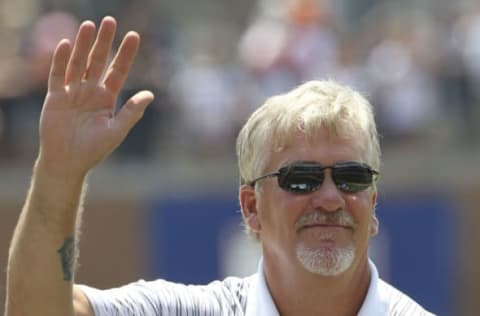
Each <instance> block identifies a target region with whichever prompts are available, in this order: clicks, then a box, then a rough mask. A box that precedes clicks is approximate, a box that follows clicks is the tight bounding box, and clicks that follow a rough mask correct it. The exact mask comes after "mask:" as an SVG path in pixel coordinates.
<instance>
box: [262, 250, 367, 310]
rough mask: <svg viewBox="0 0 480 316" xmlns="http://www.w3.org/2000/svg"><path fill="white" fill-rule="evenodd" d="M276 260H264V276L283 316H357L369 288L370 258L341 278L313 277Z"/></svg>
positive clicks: (355, 263) (357, 264)
mask: <svg viewBox="0 0 480 316" xmlns="http://www.w3.org/2000/svg"><path fill="white" fill-rule="evenodd" d="M276 259H277V260H268V259H267V258H265V259H264V272H265V279H266V282H267V285H268V288H269V291H270V293H271V295H272V298H273V300H274V302H275V305H276V306H277V309H278V311H279V313H280V315H282V316H293V315H305V316H310V315H315V316H323V315H339V316H347V315H348V316H349V315H357V313H358V311H359V310H360V307H361V306H362V304H363V301H364V299H365V296H366V294H367V291H368V286H369V284H370V268H369V265H368V259H367V257H364V258H361V259H360V258H358V259H360V260H359V261H358V262H354V263H353V264H352V267H350V268H349V269H348V270H347V271H345V272H344V273H342V274H341V275H338V276H321V275H317V274H313V273H311V272H308V271H307V270H305V269H304V268H303V267H301V266H299V264H298V265H296V266H288V263H287V264H284V263H285V262H286V261H283V260H278V258H276ZM282 262H283V263H282Z"/></svg>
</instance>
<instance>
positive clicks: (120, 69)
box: [6, 17, 431, 316]
mask: <svg viewBox="0 0 480 316" xmlns="http://www.w3.org/2000/svg"><path fill="white" fill-rule="evenodd" d="M115 28H116V22H115V20H114V19H113V18H111V17H106V18H105V19H104V20H103V21H102V23H101V25H100V28H99V31H98V35H97V37H96V40H95V25H94V24H93V23H92V22H84V23H83V24H82V25H81V26H80V29H79V32H78V35H77V38H76V40H75V43H74V45H73V49H70V43H68V41H61V42H60V43H59V44H58V46H57V49H56V51H55V53H54V57H53V61H52V67H51V73H50V77H49V84H48V94H47V97H46V99H45V104H44V107H43V111H42V115H41V119H40V151H39V155H38V159H37V161H36V163H35V168H34V173H33V177H32V182H31V187H30V190H29V193H28V196H27V200H26V203H25V206H24V209H23V211H22V214H21V216H20V219H19V222H18V225H17V227H16V230H15V233H14V236H13V240H12V245H11V249H10V257H9V265H8V280H7V304H6V314H7V315H9V316H15V315H97V316H101V315H247V316H253V315H261V316H268V315H287V316H289V315H316V316H319V315H320V316H321V315H329V316H331V315H363V316H365V315H368V316H372V315H409V316H411V315H431V314H430V313H428V312H427V311H425V310H424V309H423V308H422V307H421V306H419V305H418V304H417V303H415V302H414V301H413V300H412V299H410V298H409V297H408V296H406V295H405V294H403V293H401V292H400V291H398V290H396V289H394V288H393V287H392V286H390V285H388V284H387V283H385V282H384V281H382V280H380V279H379V278H378V273H377V270H376V268H375V265H374V264H373V262H371V261H369V259H368V253H367V250H368V244H369V240H370V238H371V236H373V235H375V234H376V233H377V230H378V221H377V218H376V216H375V202H376V199H377V193H376V184H375V181H376V178H377V176H378V169H379V165H380V149H379V145H378V138H377V132H376V127H375V123H374V120H373V114H372V111H371V106H370V105H369V103H368V102H367V101H366V100H365V99H364V98H363V97H362V96H360V95H359V94H358V93H356V92H354V91H352V90H350V89H349V88H346V87H343V86H340V85H338V84H335V83H333V82H310V83H307V84H305V85H302V86H300V87H299V88H297V89H295V90H293V91H291V92H289V93H287V94H285V95H281V96H277V97H273V98H271V99H269V100H267V102H266V103H265V104H264V105H263V106H262V107H260V108H259V109H258V110H257V111H256V112H255V113H253V115H252V116H251V117H250V119H249V120H248V121H247V123H246V124H245V126H244V127H243V129H242V131H241V132H240V135H239V137H238V142H237V152H238V159H239V168H240V177H241V185H240V189H239V199H240V204H241V209H242V214H243V218H244V222H245V226H246V228H247V230H248V231H249V232H250V233H251V234H252V235H253V236H255V237H256V238H257V239H258V240H259V242H260V245H261V248H262V253H263V256H262V260H261V262H260V263H259V269H258V272H257V273H256V274H254V275H252V276H250V277H247V278H244V279H241V278H235V277H229V278H227V279H225V280H223V281H214V282H212V283H210V284H208V285H204V286H186V285H182V284H175V283H171V282H168V281H164V280H156V281H152V282H144V281H139V282H136V283H133V284H130V285H127V286H124V287H121V288H118V289H111V290H106V291H100V290H97V289H93V288H90V287H87V286H79V285H74V272H75V262H76V253H77V247H76V242H77V239H78V226H79V222H80V219H81V215H82V199H83V195H82V193H83V192H84V187H85V185H86V184H85V182H86V176H87V174H88V172H89V170H91V169H92V168H93V167H94V166H95V165H96V164H98V163H99V162H100V161H101V160H103V159H104V158H105V157H106V156H107V155H108V154H109V153H110V152H111V151H112V150H114V148H115V147H117V146H118V145H119V144H120V143H121V141H122V140H123V139H124V137H125V135H126V134H127V133H128V131H129V130H130V129H131V128H132V127H133V125H134V124H135V123H136V122H137V121H138V119H139V118H140V117H141V115H142V113H143V111H144V110H145V108H146V106H147V104H148V103H150V102H151V101H152V99H153V95H152V94H151V93H150V92H148V91H142V92H139V93H137V94H136V95H134V96H133V97H132V98H131V99H130V100H128V101H127V103H126V104H125V105H124V106H123V107H122V108H121V109H120V111H119V112H118V113H114V104H115V99H116V97H117V95H118V93H119V91H120V89H121V87H122V85H123V83H124V81H125V79H126V77H127V74H128V71H129V68H130V65H131V63H132V61H133V59H134V56H135V53H136V50H137V48H138V44H139V36H138V34H136V33H134V32H130V33H127V35H126V36H125V37H124V39H123V41H122V43H121V45H120V48H119V50H118V53H117V55H116V56H115V58H114V59H113V61H112V62H111V64H110V65H109V66H108V67H107V69H106V72H105V76H104V77H102V74H103V73H104V70H105V68H106V65H107V59H108V55H109V52H110V50H111V45H112V41H113V37H114V33H115Z"/></svg>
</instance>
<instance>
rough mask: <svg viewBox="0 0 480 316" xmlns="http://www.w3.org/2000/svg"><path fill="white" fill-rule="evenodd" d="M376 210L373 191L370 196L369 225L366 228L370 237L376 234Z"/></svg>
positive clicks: (375, 196)
mask: <svg viewBox="0 0 480 316" xmlns="http://www.w3.org/2000/svg"><path fill="white" fill-rule="evenodd" d="M376 208H377V192H376V191H375V192H373V194H372V218H371V219H370V224H369V228H368V229H369V232H370V236H371V237H373V236H375V235H377V234H378V226H379V223H378V218H377V213H376Z"/></svg>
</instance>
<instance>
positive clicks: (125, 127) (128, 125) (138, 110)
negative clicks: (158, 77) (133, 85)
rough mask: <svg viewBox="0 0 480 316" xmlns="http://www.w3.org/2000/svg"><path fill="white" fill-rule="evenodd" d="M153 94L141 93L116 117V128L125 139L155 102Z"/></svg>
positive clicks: (123, 107) (128, 102)
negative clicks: (148, 107) (149, 106)
mask: <svg viewBox="0 0 480 316" xmlns="http://www.w3.org/2000/svg"><path fill="white" fill-rule="evenodd" d="M153 98H154V96H153V93H152V92H150V91H141V92H138V93H137V94H135V95H134V96H133V97H131V98H130V99H129V100H128V101H127V102H126V103H125V105H124V106H122V108H121V109H120V111H119V112H118V114H117V115H116V116H115V120H114V125H113V126H114V128H115V129H116V130H117V133H118V135H119V136H120V137H121V138H122V139H123V138H125V136H127V134H128V132H129V131H130V130H131V129H132V127H133V126H135V124H136V123H137V122H138V121H139V120H140V119H141V118H142V116H143V112H144V111H145V109H146V108H147V106H148V105H149V104H150V103H151V102H152V101H153Z"/></svg>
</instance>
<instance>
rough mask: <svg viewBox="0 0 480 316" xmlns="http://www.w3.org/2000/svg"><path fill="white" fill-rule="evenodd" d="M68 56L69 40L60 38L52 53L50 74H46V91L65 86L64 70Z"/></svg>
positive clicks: (56, 89)
mask: <svg viewBox="0 0 480 316" xmlns="http://www.w3.org/2000/svg"><path fill="white" fill-rule="evenodd" d="M69 57H70V41H69V40H67V39H63V40H61V41H60V42H59V43H58V45H57V47H56V48H55V52H54V53H53V59H52V65H51V67H50V75H49V76H48V91H59V90H61V89H63V87H64V86H65V71H66V69H67V63H68V58H69Z"/></svg>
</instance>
